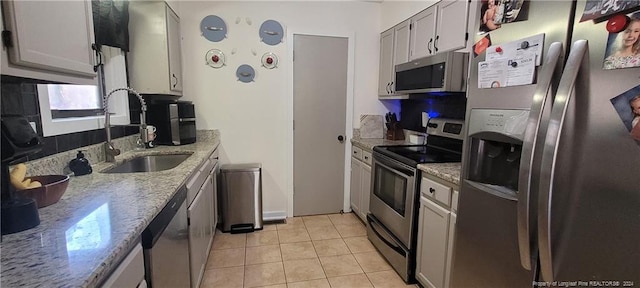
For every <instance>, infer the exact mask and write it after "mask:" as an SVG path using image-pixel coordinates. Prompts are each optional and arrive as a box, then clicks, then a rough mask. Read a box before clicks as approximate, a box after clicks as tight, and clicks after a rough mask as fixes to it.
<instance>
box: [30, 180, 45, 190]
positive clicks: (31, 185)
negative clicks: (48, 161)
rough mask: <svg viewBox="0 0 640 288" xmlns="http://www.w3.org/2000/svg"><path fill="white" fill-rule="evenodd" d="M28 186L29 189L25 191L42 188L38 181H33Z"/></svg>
mask: <svg viewBox="0 0 640 288" xmlns="http://www.w3.org/2000/svg"><path fill="white" fill-rule="evenodd" d="M28 186H29V187H28V188H27V189H31V188H38V187H42V183H40V182H38V181H33V182H31V183H29V185H28Z"/></svg>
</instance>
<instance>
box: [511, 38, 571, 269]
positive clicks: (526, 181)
mask: <svg viewBox="0 0 640 288" xmlns="http://www.w3.org/2000/svg"><path fill="white" fill-rule="evenodd" d="M563 50H564V49H563V48H562V43H560V42H554V43H551V45H550V46H549V52H548V53H547V55H549V56H548V57H547V59H546V61H545V63H544V65H543V66H542V67H541V71H540V76H539V78H538V79H539V80H538V86H536V89H535V92H534V94H533V104H531V109H530V112H529V119H528V120H527V128H526V129H525V134H524V140H523V141H522V142H523V143H522V154H521V155H522V156H521V160H520V175H519V176H518V177H519V179H518V204H517V221H518V246H519V249H520V263H521V264H522V267H524V268H525V269H527V270H531V243H530V241H531V240H530V239H531V235H532V233H533V231H532V229H531V228H533V227H530V225H529V217H530V216H531V213H532V212H533V211H530V210H529V207H530V201H531V193H530V192H531V191H530V189H531V184H532V182H533V181H535V179H532V177H531V173H532V172H533V170H534V167H533V158H534V157H533V155H534V154H536V153H540V151H535V147H536V143H537V142H538V133H539V131H540V125H541V122H542V117H543V115H544V114H545V113H543V111H544V110H545V108H546V109H549V107H550V105H547V104H548V103H547V98H549V97H548V95H549V94H553V93H554V92H555V91H553V90H554V89H553V86H556V84H557V83H553V82H554V79H559V77H558V75H561V74H562V61H560V58H561V55H564V53H563ZM540 138H542V137H540Z"/></svg>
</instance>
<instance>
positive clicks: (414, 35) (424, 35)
mask: <svg viewBox="0 0 640 288" xmlns="http://www.w3.org/2000/svg"><path fill="white" fill-rule="evenodd" d="M437 13H438V5H433V6H431V7H429V8H427V9H425V10H423V11H422V12H420V13H418V14H416V15H415V16H413V17H411V19H410V21H411V41H410V43H411V44H410V46H411V52H410V53H409V54H410V59H411V60H413V59H418V58H422V57H425V56H428V55H432V54H435V48H434V41H435V38H436V15H437Z"/></svg>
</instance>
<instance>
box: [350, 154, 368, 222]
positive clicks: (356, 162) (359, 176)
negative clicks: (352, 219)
mask: <svg viewBox="0 0 640 288" xmlns="http://www.w3.org/2000/svg"><path fill="white" fill-rule="evenodd" d="M351 155H353V156H352V157H351V183H350V187H351V188H350V192H351V209H352V210H353V212H354V213H355V214H356V215H357V216H358V217H360V219H362V221H364V222H365V223H366V221H367V213H369V198H370V193H371V152H369V151H364V150H362V149H360V148H358V147H353V149H352V153H351Z"/></svg>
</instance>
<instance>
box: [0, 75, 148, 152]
mask: <svg viewBox="0 0 640 288" xmlns="http://www.w3.org/2000/svg"><path fill="white" fill-rule="evenodd" d="M36 85H37V84H34V83H30V82H25V81H23V80H21V79H20V78H15V77H10V76H4V75H3V76H2V82H1V85H0V87H1V91H0V92H1V94H0V95H1V96H0V97H1V99H0V107H1V112H2V114H3V115H4V114H20V115H24V116H25V117H27V119H28V120H29V122H34V123H35V124H36V125H35V126H36V130H37V132H38V135H39V136H40V137H42V140H43V143H44V147H43V148H42V150H41V151H40V152H38V153H36V154H33V155H30V156H28V157H25V159H24V160H25V161H31V160H34V159H39V158H43V157H46V156H50V155H53V154H57V153H61V152H66V151H70V150H76V149H78V148H80V147H84V146H89V145H93V144H98V143H101V142H104V141H105V139H106V135H105V131H104V129H96V130H91V131H84V132H77V133H70V134H63V135H56V136H47V137H44V136H43V134H42V120H41V118H40V106H39V102H38V92H37V89H36ZM130 97H131V96H130ZM138 106H139V104H138ZM139 110H140V109H139V108H137V110H136V107H133V108H132V109H131V112H130V113H131V116H132V117H131V119H132V122H133V123H135V120H136V119H138V121H139V118H140V116H139V115H137V116H135V117H134V115H136V113H140V112H139ZM138 131H139V130H138V127H134V126H115V127H112V128H111V135H112V138H113V139H116V138H121V137H124V136H129V135H133V134H136V133H138Z"/></svg>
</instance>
